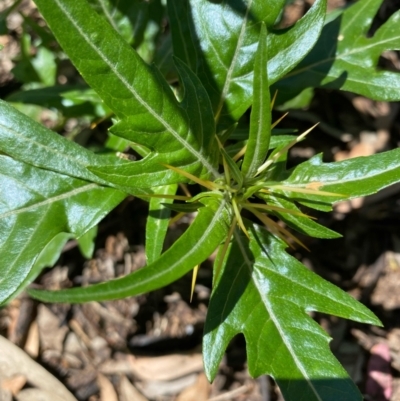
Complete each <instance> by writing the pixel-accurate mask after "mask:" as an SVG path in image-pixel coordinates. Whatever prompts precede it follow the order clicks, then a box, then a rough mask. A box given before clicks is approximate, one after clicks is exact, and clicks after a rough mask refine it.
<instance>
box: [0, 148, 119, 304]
mask: <svg viewBox="0 0 400 401" xmlns="http://www.w3.org/2000/svg"><path fill="white" fill-rule="evenodd" d="M0 186H1V188H2V199H1V200H2V201H1V204H0V232H1V233H3V235H2V237H1V238H0V251H1V254H2V255H3V256H2V260H1V265H0V271H1V279H0V303H3V302H5V301H6V300H8V299H10V297H12V296H13V295H15V293H16V292H17V291H19V288H20V285H21V283H23V282H24V280H25V279H26V278H27V276H28V275H29V274H30V271H31V269H32V268H33V266H34V263H35V261H36V259H37V258H38V257H39V255H40V254H41V252H42V251H43V249H44V248H45V247H46V246H47V245H48V244H49V242H50V241H52V240H53V238H54V237H55V236H57V235H58V234H60V233H71V234H73V235H74V236H75V237H79V236H81V235H82V234H84V233H85V232H86V231H87V230H89V229H90V228H91V227H93V226H94V225H96V224H97V223H98V222H99V221H100V220H101V219H102V218H103V217H104V216H105V215H106V214H107V213H108V212H109V211H110V210H111V209H113V208H114V207H115V206H116V205H117V204H118V203H119V202H121V201H122V199H124V197H125V196H126V195H125V193H123V192H121V191H118V190H115V189H112V188H104V187H100V186H99V185H97V184H94V183H88V182H87V181H84V180H80V179H77V178H71V177H68V176H65V175H62V174H58V173H55V172H51V171H46V170H41V169H39V168H36V167H33V166H30V165H28V164H25V163H21V162H18V161H15V160H13V159H11V158H9V157H8V156H4V155H1V156H0ZM16 194H17V196H16Z"/></svg>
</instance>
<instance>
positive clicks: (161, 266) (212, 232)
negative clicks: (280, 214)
mask: <svg viewBox="0 0 400 401" xmlns="http://www.w3.org/2000/svg"><path fill="white" fill-rule="evenodd" d="M204 202H205V203H206V204H207V207H203V208H201V209H200V210H199V214H198V216H197V217H196V219H195V220H194V222H193V223H192V224H191V225H190V226H189V228H188V229H187V230H186V231H185V232H184V233H183V235H182V236H181V237H180V238H179V239H178V240H177V241H176V242H175V243H174V244H173V245H172V246H171V248H169V249H168V250H167V251H166V252H164V253H163V254H162V255H161V256H160V257H159V258H158V259H157V260H156V261H154V262H153V263H152V264H150V265H148V266H146V267H144V268H142V269H140V270H137V271H136V272H134V273H131V274H129V275H127V276H125V277H122V278H119V279H116V280H111V281H108V282H105V283H101V284H96V285H92V286H89V287H85V288H73V289H69V290H61V291H54V292H52V291H39V290H30V291H29V294H30V295H32V296H33V297H34V298H37V299H40V300H43V301H44V300H46V301H49V302H72V303H76V302H88V301H95V300H96V301H104V300H110V299H119V298H123V297H128V296H133V295H138V294H142V293H145V292H149V291H152V290H155V289H157V288H160V287H163V286H165V285H167V284H169V283H172V282H173V281H175V280H177V279H178V278H179V277H181V276H183V275H184V274H185V273H187V272H188V271H189V270H190V269H192V268H193V267H194V266H196V265H198V264H200V263H201V262H203V261H204V260H205V259H206V258H207V257H208V256H209V255H210V254H211V253H212V252H213V251H214V250H215V248H216V247H217V246H218V245H219V244H220V242H221V241H222V240H223V239H224V237H225V236H226V233H227V232H228V224H229V221H230V216H229V212H228V210H227V209H226V203H225V201H222V202H221V203H218V202H215V201H214V200H208V201H206V200H205V201H204Z"/></svg>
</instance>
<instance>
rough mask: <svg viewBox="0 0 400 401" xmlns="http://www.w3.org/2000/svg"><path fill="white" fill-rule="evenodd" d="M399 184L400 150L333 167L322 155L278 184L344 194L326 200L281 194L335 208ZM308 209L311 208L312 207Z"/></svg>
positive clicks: (349, 161) (335, 163)
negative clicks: (346, 201) (323, 160)
mask: <svg viewBox="0 0 400 401" xmlns="http://www.w3.org/2000/svg"><path fill="white" fill-rule="evenodd" d="M399 181H400V149H393V150H390V151H388V152H384V153H378V154H376V155H372V156H362V157H356V158H353V159H348V160H343V161H340V162H334V163H323V162H322V155H321V154H319V155H316V156H314V157H312V158H311V159H309V160H307V161H306V162H304V163H302V164H300V165H298V166H297V167H296V168H295V169H294V170H293V171H292V173H291V174H290V176H289V178H288V179H286V180H284V181H283V182H281V183H279V184H280V185H284V186H287V187H291V188H314V189H316V188H318V190H319V191H321V192H322V191H324V192H333V193H337V194H342V195H341V196H340V195H339V196H323V195H318V194H305V193H296V192H294V191H290V190H287V191H286V190H285V191H282V192H283V193H285V194H286V195H288V196H290V197H291V198H295V199H299V200H309V201H314V202H320V203H325V204H332V203H335V202H338V201H340V200H344V199H349V198H350V199H351V198H357V197H360V196H366V195H371V194H374V193H376V192H378V191H380V190H381V189H383V188H385V187H387V186H389V185H392V184H395V183H397V182H399ZM279 192H281V191H279ZM308 206H310V207H312V203H310V204H308Z"/></svg>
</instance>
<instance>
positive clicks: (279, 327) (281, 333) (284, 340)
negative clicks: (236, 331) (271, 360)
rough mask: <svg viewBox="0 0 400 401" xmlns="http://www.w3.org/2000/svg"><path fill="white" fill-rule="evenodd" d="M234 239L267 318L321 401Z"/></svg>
mask: <svg viewBox="0 0 400 401" xmlns="http://www.w3.org/2000/svg"><path fill="white" fill-rule="evenodd" d="M235 238H236V241H237V243H238V245H239V248H240V251H241V253H242V255H243V258H244V260H245V262H246V264H247V267H248V270H249V274H250V277H251V280H252V282H253V284H254V286H255V288H256V289H257V292H258V294H259V296H260V298H261V299H262V301H263V305H264V306H265V308H266V309H267V312H268V315H269V317H270V318H271V320H272V322H273V324H274V325H275V327H276V329H277V331H278V332H279V335H280V338H281V339H282V342H283V343H284V344H285V346H286V348H287V350H288V351H289V353H290V355H291V356H292V358H293V360H294V362H295V364H296V366H297V367H298V369H299V370H300V372H301V374H302V375H303V377H304V380H305V381H306V382H307V383H308V385H309V387H310V389H311V390H312V391H313V393H314V394H315V396H316V399H317V400H318V401H323V399H322V398H321V397H320V396H319V394H318V391H317V390H316V388H315V387H314V385H313V383H312V381H311V379H310V378H309V376H308V374H307V372H306V370H305V368H304V366H303V364H302V363H301V362H300V360H299V359H298V358H297V355H296V352H295V351H294V350H293V348H292V346H291V344H290V341H288V340H287V339H286V335H285V331H284V329H283V328H282V327H281V325H280V323H279V319H278V318H277V317H276V316H275V313H274V311H273V308H272V307H271V305H270V303H269V301H268V298H267V297H266V296H265V294H264V291H263V289H262V288H260V286H259V284H258V282H257V280H255V279H254V275H253V274H252V269H253V267H252V266H251V264H252V263H251V261H250V260H249V258H248V257H247V253H246V250H245V247H244V245H243V243H242V239H241V237H240V235H235Z"/></svg>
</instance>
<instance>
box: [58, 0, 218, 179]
mask: <svg viewBox="0 0 400 401" xmlns="http://www.w3.org/2000/svg"><path fill="white" fill-rule="evenodd" d="M54 1H55V2H56V3H57V5H58V7H59V8H60V10H61V11H62V12H63V13H64V15H65V16H66V18H67V19H68V20H69V21H70V22H71V24H72V25H73V26H74V27H75V29H76V30H77V31H78V33H79V34H80V35H81V36H82V37H83V38H84V39H85V41H86V43H87V44H89V46H90V47H91V48H92V49H93V50H94V51H95V52H96V53H97V54H98V55H99V57H100V58H101V59H102V60H103V61H104V63H105V64H106V65H108V67H109V68H110V70H111V71H112V72H113V73H114V74H115V76H116V77H117V78H118V79H119V80H120V82H121V83H122V84H123V85H124V86H125V87H126V88H127V89H128V90H129V91H130V92H131V93H132V95H133V96H134V97H135V99H136V100H137V101H138V102H139V103H140V104H141V105H142V106H143V107H144V108H145V109H146V110H147V111H148V112H149V113H150V114H151V115H152V117H153V118H155V119H156V120H157V121H158V122H160V123H161V124H162V125H163V126H164V127H165V129H166V130H167V131H168V132H169V133H170V134H171V135H172V136H173V137H174V138H175V139H176V140H177V141H178V142H180V143H181V144H182V145H183V146H184V147H185V148H186V150H187V151H188V152H190V153H191V154H192V155H193V156H194V157H195V158H196V159H197V160H198V161H199V162H200V163H201V164H202V165H203V166H204V167H205V168H206V169H207V171H208V172H209V173H210V174H212V175H213V176H214V178H217V177H219V173H218V171H217V170H216V169H215V168H214V167H213V166H212V165H211V164H210V163H209V161H208V160H207V159H206V158H205V157H204V156H203V154H202V153H200V152H198V151H197V150H196V149H195V148H193V146H192V145H191V144H190V143H188V142H187V141H185V140H184V139H183V138H182V137H181V136H180V135H179V133H178V132H177V131H176V130H175V129H174V128H173V127H172V126H171V125H170V124H169V123H168V122H167V121H166V120H165V119H164V118H162V117H161V116H160V115H159V114H158V113H156V112H155V110H153V108H152V107H151V106H150V105H149V104H148V103H147V102H146V101H145V100H144V99H143V98H142V97H141V96H140V95H139V93H138V92H137V91H136V90H135V88H134V87H133V86H132V85H131V84H130V83H129V82H128V81H127V80H126V79H125V77H124V76H123V75H122V74H120V73H119V71H118V69H117V68H116V67H115V66H114V65H113V64H112V63H111V62H110V61H109V59H108V58H107V57H106V55H105V54H103V53H102V52H101V50H100V49H99V48H98V47H97V46H96V45H95V44H94V43H93V42H92V41H91V39H90V37H88V36H87V35H86V33H85V32H84V31H82V29H81V28H80V26H79V25H78V24H77V23H76V22H75V20H74V19H73V18H72V17H71V15H70V14H69V12H68V10H67V9H66V8H65V7H64V6H63V4H62V3H61V2H60V1H59V0H54ZM188 131H189V132H190V130H188ZM192 135H193V134H192Z"/></svg>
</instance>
